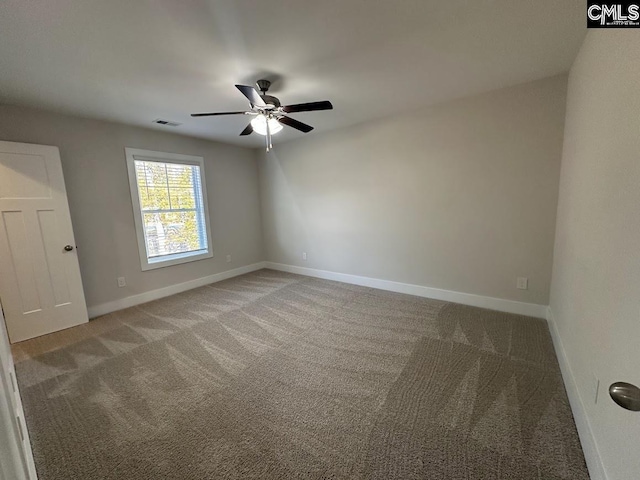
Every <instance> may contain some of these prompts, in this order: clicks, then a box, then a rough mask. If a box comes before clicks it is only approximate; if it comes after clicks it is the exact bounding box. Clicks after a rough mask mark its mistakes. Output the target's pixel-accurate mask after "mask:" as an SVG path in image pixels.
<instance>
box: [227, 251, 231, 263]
mask: <svg viewBox="0 0 640 480" xmlns="http://www.w3.org/2000/svg"><path fill="white" fill-rule="evenodd" d="M227 263H231V254H230V253H227Z"/></svg>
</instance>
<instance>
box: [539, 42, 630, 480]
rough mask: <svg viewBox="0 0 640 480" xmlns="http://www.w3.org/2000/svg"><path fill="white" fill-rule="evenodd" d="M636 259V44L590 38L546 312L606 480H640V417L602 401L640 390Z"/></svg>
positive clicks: (575, 84) (573, 110) (577, 89)
mask: <svg viewBox="0 0 640 480" xmlns="http://www.w3.org/2000/svg"><path fill="white" fill-rule="evenodd" d="M639 251H640V37H639V36H638V32H637V31H625V30H604V31H591V32H589V34H588V35H587V37H586V39H585V41H584V44H583V45H582V49H581V50H580V53H579V55H578V57H577V59H576V61H575V63H574V65H573V67H572V69H571V73H570V77H569V88H568V102H567V118H566V127H565V140H564V150H563V158H562V173H561V181H560V200H559V205H558V222H557V233H556V240H555V258H554V267H553V282H552V289H551V311H552V313H553V318H554V319H555V323H556V327H557V331H558V333H559V337H560V339H561V342H562V344H563V346H564V353H565V354H566V357H567V359H568V364H569V366H570V368H571V371H572V372H573V377H574V380H575V384H576V385H577V391H578V394H579V398H573V399H572V400H573V402H572V404H573V405H574V410H575V411H576V414H577V421H578V424H579V425H580V424H581V423H583V422H582V420H583V419H582V418H581V417H582V414H583V413H586V420H587V422H586V425H585V426H583V428H582V431H581V432H580V433H581V436H582V438H583V440H584V442H586V443H587V445H588V444H589V443H590V441H589V440H590V439H589V438H588V436H589V432H588V425H589V424H590V427H591V431H592V433H593V438H594V439H595V443H596V445H597V449H598V450H599V452H600V458H601V460H602V464H603V466H604V469H605V471H606V478H608V479H609V480H629V479H632V478H640V446H639V445H640V444H639V440H640V413H632V412H628V411H626V410H623V409H621V408H620V407H618V406H617V405H615V404H614V403H613V402H612V401H611V399H610V398H609V395H608V392H607V389H608V386H609V385H610V384H611V383H613V382H615V381H627V382H631V383H634V384H636V385H640V255H639ZM596 378H598V379H599V380H600V385H601V387H600V392H599V397H598V402H597V404H596V403H595V396H596ZM565 380H567V379H565ZM568 380H571V379H568ZM583 408H584V412H583V411H582V409H583ZM584 442H583V443H584ZM587 453H588V457H590V458H588V460H589V462H590V463H591V465H590V467H591V470H592V476H593V478H594V480H595V479H599V478H603V476H602V475H601V474H600V473H598V470H599V468H598V465H597V460H598V459H597V458H595V457H597V454H595V456H594V453H595V452H587Z"/></svg>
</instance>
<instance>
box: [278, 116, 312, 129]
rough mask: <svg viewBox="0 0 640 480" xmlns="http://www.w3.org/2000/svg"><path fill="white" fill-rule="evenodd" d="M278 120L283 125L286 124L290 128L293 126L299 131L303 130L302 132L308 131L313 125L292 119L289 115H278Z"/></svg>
mask: <svg viewBox="0 0 640 480" xmlns="http://www.w3.org/2000/svg"><path fill="white" fill-rule="evenodd" d="M278 122H280V123H282V124H283V125H287V126H289V127H291V128H295V129H296V130H300V131H301V132H304V133H309V132H310V131H311V130H313V127H312V126H311V125H307V124H306V123H302V122H299V121H298V120H294V119H293V118H291V117H280V118H278Z"/></svg>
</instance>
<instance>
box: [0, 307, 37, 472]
mask: <svg viewBox="0 0 640 480" xmlns="http://www.w3.org/2000/svg"><path fill="white" fill-rule="evenodd" d="M24 418H25V417H24V410H23V408H22V400H21V398H20V391H19V390H18V382H17V380H16V371H15V368H14V364H13V357H12V356H11V347H10V346H9V337H8V335H7V330H6V325H5V322H4V315H3V312H2V305H0V444H1V445H3V448H2V449H0V480H13V479H15V480H37V478H38V475H37V473H36V466H35V462H34V460H33V453H32V451H31V442H30V440H29V432H28V431H27V425H26V422H25V419H24ZM4 445H6V446H7V447H8V448H4Z"/></svg>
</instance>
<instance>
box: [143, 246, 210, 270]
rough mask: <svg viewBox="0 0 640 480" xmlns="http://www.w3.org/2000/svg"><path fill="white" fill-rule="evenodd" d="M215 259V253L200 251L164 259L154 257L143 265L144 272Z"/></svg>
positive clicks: (166, 256)
mask: <svg viewBox="0 0 640 480" xmlns="http://www.w3.org/2000/svg"><path fill="white" fill-rule="evenodd" d="M211 257H213V252H208V251H206V250H205V251H202V250H198V251H195V252H187V253H175V254H173V255H163V256H162V257H154V258H150V259H147V260H146V262H143V264H142V271H143V272H145V271H147V270H154V269H156V268H163V267H170V266H172V265H179V264H181V263H189V262H196V261H198V260H204V259H205V258H211Z"/></svg>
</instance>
